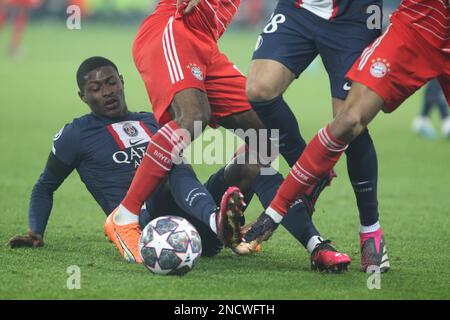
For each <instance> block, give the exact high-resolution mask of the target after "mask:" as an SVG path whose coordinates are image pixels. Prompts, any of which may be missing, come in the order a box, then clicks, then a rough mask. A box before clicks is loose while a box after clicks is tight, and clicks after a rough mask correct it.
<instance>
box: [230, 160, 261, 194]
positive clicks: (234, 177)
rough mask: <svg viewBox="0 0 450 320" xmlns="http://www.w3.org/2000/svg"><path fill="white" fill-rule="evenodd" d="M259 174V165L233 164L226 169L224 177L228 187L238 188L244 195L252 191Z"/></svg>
mask: <svg viewBox="0 0 450 320" xmlns="http://www.w3.org/2000/svg"><path fill="white" fill-rule="evenodd" d="M259 172H260V166H259V165H258V164H236V163H233V164H229V165H227V166H226V167H225V172H224V177H225V181H226V182H227V184H228V185H230V186H231V185H233V186H237V187H238V188H239V189H241V191H242V192H243V193H246V192H248V191H249V190H250V188H251V185H252V183H253V181H254V180H255V178H256V176H257V175H258V174H259Z"/></svg>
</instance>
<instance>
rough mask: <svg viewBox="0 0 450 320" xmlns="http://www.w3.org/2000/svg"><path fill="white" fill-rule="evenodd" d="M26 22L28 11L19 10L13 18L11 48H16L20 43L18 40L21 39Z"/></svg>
mask: <svg viewBox="0 0 450 320" xmlns="http://www.w3.org/2000/svg"><path fill="white" fill-rule="evenodd" d="M27 22H28V13H27V12H19V13H18V14H17V16H16V17H15V20H14V30H13V36H12V40H11V48H14V49H17V48H18V47H19V45H20V41H21V40H22V35H23V31H24V30H25V27H26V25H27Z"/></svg>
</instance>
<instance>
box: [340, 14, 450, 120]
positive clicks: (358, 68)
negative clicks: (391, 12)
mask: <svg viewBox="0 0 450 320" xmlns="http://www.w3.org/2000/svg"><path fill="white" fill-rule="evenodd" d="M409 28H410V27H408V26H405V25H404V24H403V23H401V22H399V21H398V20H394V21H393V22H392V24H391V26H390V27H389V29H388V30H386V32H385V33H384V34H383V35H382V36H381V37H379V38H378V39H377V40H375V41H374V42H373V43H372V44H371V45H370V46H369V47H367V49H366V50H364V52H363V53H362V55H361V57H360V58H359V59H358V60H357V61H356V62H355V64H354V65H353V67H352V68H351V69H350V71H349V72H348V73H347V78H349V79H350V80H352V81H354V82H359V83H361V84H363V85H365V86H367V87H368V88H370V89H371V90H373V91H375V92H376V93H377V94H378V95H379V96H381V97H382V98H383V100H384V107H383V111H384V112H392V111H394V110H395V109H397V108H398V107H399V106H400V105H401V104H402V103H403V101H405V100H406V99H407V98H408V97H409V96H411V95H412V94H413V93H414V92H416V91H417V90H418V89H420V88H421V87H422V86H423V85H425V84H426V83H427V82H428V81H430V80H431V79H434V78H438V79H439V82H440V83H441V86H442V89H443V90H444V92H445V95H446V97H447V101H448V102H449V105H450V54H448V53H445V52H444V51H443V50H440V49H439V48H435V47H433V46H431V45H430V44H428V42H426V41H425V39H423V38H421V36H420V35H418V34H416V33H415V32H414V31H413V30H410V29H409Z"/></svg>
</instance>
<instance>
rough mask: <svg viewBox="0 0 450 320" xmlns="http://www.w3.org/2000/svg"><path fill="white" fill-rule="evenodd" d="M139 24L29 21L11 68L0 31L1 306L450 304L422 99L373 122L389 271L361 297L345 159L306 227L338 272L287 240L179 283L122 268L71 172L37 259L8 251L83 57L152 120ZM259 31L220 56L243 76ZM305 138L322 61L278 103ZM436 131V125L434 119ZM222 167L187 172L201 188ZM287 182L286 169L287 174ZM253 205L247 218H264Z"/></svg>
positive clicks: (318, 93)
mask: <svg viewBox="0 0 450 320" xmlns="http://www.w3.org/2000/svg"><path fill="white" fill-rule="evenodd" d="M136 29H137V27H136V26H134V27H133V26H111V25H108V26H105V25H99V24H84V25H83V28H82V29H81V30H78V31H69V30H67V29H66V28H65V25H64V23H63V22H61V23H57V22H45V23H34V24H33V25H31V27H30V29H29V30H28V31H27V34H26V37H25V51H24V53H23V55H22V56H21V57H19V58H17V59H11V58H9V57H8V56H7V55H6V53H5V52H6V42H7V35H6V31H9V29H7V30H6V31H5V30H3V32H2V33H0V79H1V80H0V88H1V89H0V106H1V108H0V147H1V150H2V154H1V157H0V168H1V179H0V212H1V220H0V221H1V222H0V243H1V244H2V246H0V283H1V286H0V299H22V298H26V299H49V298H50V299H116V298H118V299H405V298H408V299H449V298H450V254H449V252H450V250H449V249H450V242H449V241H448V240H449V230H450V218H449V214H450V196H449V195H450V184H449V183H448V181H450V170H448V161H449V159H450V141H445V140H443V139H439V140H436V141H427V140H422V139H420V138H418V137H416V136H414V135H412V134H411V132H410V123H411V120H412V118H413V117H414V115H415V114H416V113H417V112H418V107H419V104H420V102H421V93H418V94H416V95H415V96H413V97H412V98H411V99H409V100H408V101H407V102H406V103H405V104H404V105H403V107H402V108H401V109H400V110H398V111H397V112H396V113H395V114H393V115H390V116H386V115H380V116H379V117H378V119H376V121H375V122H374V123H373V125H371V131H372V135H373V138H374V141H375V143H376V146H377V151H378V157H379V200H380V216H381V219H380V220H381V224H382V226H383V230H384V232H385V236H386V241H387V246H388V249H389V256H390V260H391V266H392V269H391V271H390V272H389V273H388V274H386V275H383V276H382V278H381V289H380V290H369V289H368V288H367V286H366V282H367V278H368V277H367V275H365V274H363V273H361V272H359V243H358V242H359V237H358V227H359V221H358V213H357V209H356V205H355V201H354V195H353V191H352V189H351V186H350V183H349V182H348V178H347V173H346V169H345V160H343V161H341V162H340V164H339V165H338V166H337V172H338V175H339V178H338V179H336V180H335V181H334V183H333V187H332V188H328V189H327V190H326V191H325V192H324V193H323V196H322V198H321V200H320V201H319V204H318V210H317V212H316V213H315V217H314V220H315V222H316V224H317V226H318V228H319V230H321V231H322V233H323V235H324V236H325V237H328V238H331V239H333V240H334V242H335V243H336V245H337V248H338V249H340V250H342V251H344V252H346V253H348V254H350V256H351V258H352V259H353V262H352V265H351V266H350V271H349V272H348V273H346V274H342V275H330V274H319V273H314V272H311V271H310V269H309V255H308V254H307V253H306V251H305V250H304V249H303V248H302V247H301V246H300V245H299V244H298V243H297V242H296V241H295V240H294V239H293V238H292V237H290V235H289V234H288V233H287V232H286V231H285V230H279V231H278V232H277V233H276V235H275V236H274V237H273V239H272V240H271V241H270V242H268V243H267V244H265V245H264V246H263V250H262V252H261V253H260V254H257V255H254V256H251V257H245V258H242V257H238V256H235V255H233V254H232V253H231V252H229V251H223V252H222V253H220V254H219V256H217V257H215V258H208V259H207V258H205V259H202V260H201V261H200V263H199V264H198V266H197V267H196V269H195V270H194V271H192V272H191V273H189V274H188V275H186V276H185V277H181V278H178V277H162V276H155V275H152V274H150V273H149V272H148V271H147V270H146V269H145V268H143V267H142V266H136V265H128V264H127V263H125V262H124V261H123V260H122V259H121V258H120V257H119V254H118V252H117V250H116V249H115V247H113V246H112V245H111V244H110V243H108V242H107V241H106V240H105V238H104V236H103V232H102V225H103V221H104V218H105V217H104V214H103V213H102V212H101V210H100V208H99V207H98V206H97V204H96V203H95V202H94V200H93V199H91V197H90V195H89V194H88V192H87V191H86V189H85V188H84V186H83V185H82V183H81V182H80V180H79V178H78V176H77V174H72V176H71V177H70V178H69V179H68V180H67V181H66V182H65V183H64V185H63V186H62V187H61V188H60V190H58V192H57V193H56V194H55V202H54V207H53V212H52V215H51V218H50V221H49V225H48V228H47V233H46V237H45V241H46V246H45V247H44V248H41V249H18V250H12V249H10V248H8V247H7V246H6V242H7V241H8V239H9V238H10V236H12V235H14V234H17V233H23V232H24V231H26V229H27V210H28V201H29V195H30V192H31V189H32V187H33V185H34V183H35V181H36V180H37V178H38V176H39V174H40V172H41V170H42V169H43V166H44V164H45V161H46V158H47V155H48V153H49V151H50V149H51V142H52V140H51V139H52V136H53V135H54V134H55V133H56V132H58V130H59V129H60V128H61V127H62V126H63V124H64V123H67V122H70V121H71V119H72V118H74V117H78V116H80V115H82V114H84V113H86V112H88V109H87V107H86V106H85V105H83V104H82V103H81V102H80V101H79V99H78V97H77V89H76V82H75V71H76V68H77V67H78V65H79V63H80V62H81V61H82V60H83V59H84V58H86V57H88V56H91V55H104V56H106V57H109V58H110V59H112V60H113V61H115V62H116V63H117V65H118V66H119V69H120V70H121V72H122V73H123V75H124V77H125V81H126V97H127V101H128V105H129V107H130V109H132V110H134V111H138V110H149V109H150V106H149V103H148V99H147V95H146V93H145V90H144V86H143V83H142V81H141V80H140V78H139V75H138V73H137V71H136V70H135V68H134V66H133V62H132V56H131V45H132V41H133V38H134V34H135V31H136ZM256 36H257V31H254V32H250V31H248V32H232V31H230V32H229V33H227V34H226V35H225V36H224V37H223V39H222V40H221V47H222V49H223V51H224V52H225V53H227V54H228V55H229V57H230V59H231V60H232V61H234V62H235V63H236V65H237V66H238V67H240V68H241V70H243V71H244V72H246V70H247V68H248V63H249V61H250V57H251V52H252V49H253V47H254V44H255V42H256ZM286 99H287V101H288V102H289V103H290V104H291V106H292V108H293V109H294V111H295V113H296V116H297V118H298V119H299V120H300V124H301V128H302V132H303V135H304V137H305V138H306V139H307V140H309V139H310V138H311V137H312V135H313V134H314V133H315V132H316V131H317V129H318V128H319V127H321V126H322V125H323V124H325V123H326V122H327V121H328V120H329V119H330V117H331V109H330V102H331V99H330V98H329V84H328V79H327V77H326V75H325V73H324V71H323V68H322V66H321V64H320V63H318V64H317V65H316V66H315V67H313V68H311V69H310V70H309V71H308V72H306V73H305V74H304V76H303V77H302V78H301V79H300V80H299V81H297V82H296V83H295V84H294V85H293V86H292V87H291V88H290V89H289V91H288V92H287V94H286ZM435 121H436V122H437V119H435ZM218 168H219V167H218V166H203V167H202V166H196V171H197V172H198V175H199V177H200V179H203V180H204V179H206V178H207V177H208V176H209V175H210V174H211V173H213V172H214V171H215V170H217V169H218ZM282 172H283V173H284V174H286V173H287V167H286V166H285V165H283V166H282ZM260 209H261V207H260V205H259V203H258V202H257V201H256V200H255V201H253V203H252V204H251V205H250V207H249V209H248V211H247V216H248V220H253V219H254V218H256V217H257V215H258V214H259V213H260ZM71 265H78V266H79V267H80V268H81V289H80V290H68V289H67V287H66V281H67V278H68V274H67V273H66V270H67V268H68V267H69V266H71Z"/></svg>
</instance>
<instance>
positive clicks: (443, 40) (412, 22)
mask: <svg viewBox="0 0 450 320" xmlns="http://www.w3.org/2000/svg"><path fill="white" fill-rule="evenodd" d="M449 11H450V0H403V1H402V2H401V3H400V6H399V7H398V9H397V11H396V12H395V13H394V15H393V16H392V19H399V20H401V21H402V22H403V23H405V24H407V25H409V26H411V27H413V28H414V30H416V31H417V32H418V33H419V34H420V35H421V36H422V37H423V38H424V39H425V40H426V41H427V42H428V43H430V44H431V45H432V46H433V47H435V48H438V49H441V50H443V51H446V52H450V33H449V28H450V24H449Z"/></svg>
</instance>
